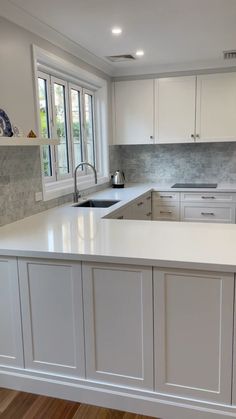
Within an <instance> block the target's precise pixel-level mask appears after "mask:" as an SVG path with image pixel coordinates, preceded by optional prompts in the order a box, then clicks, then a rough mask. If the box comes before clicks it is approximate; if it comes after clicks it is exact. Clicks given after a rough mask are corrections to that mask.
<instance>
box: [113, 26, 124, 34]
mask: <svg viewBox="0 0 236 419" xmlns="http://www.w3.org/2000/svg"><path fill="white" fill-rule="evenodd" d="M111 32H112V33H113V35H121V34H122V29H121V28H120V27H119V26H114V28H112V30H111Z"/></svg>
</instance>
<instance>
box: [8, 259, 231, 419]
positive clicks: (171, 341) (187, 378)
mask: <svg viewBox="0 0 236 419" xmlns="http://www.w3.org/2000/svg"><path fill="white" fill-rule="evenodd" d="M17 266H18V269H17ZM19 285H20V287H19ZM234 291H235V290H234V274H231V273H229V274H227V273H216V272H202V271H197V270H192V271H191V270H183V269H174V268H173V269H169V268H168V269H167V268H166V269H165V268H152V267H143V266H135V265H122V264H109V263H93V262H83V263H80V262H71V261H57V260H55V261H50V260H42V259H41V260H40V259H28V260H26V259H18V261H17V259H16V258H3V257H2V258H0V369H1V371H0V374H1V373H2V374H4V371H6V369H8V367H9V368H10V372H11V375H10V376H11V377H12V383H13V384H12V388H14V373H13V369H14V368H16V376H17V374H18V373H19V371H21V372H22V374H23V376H24V373H25V374H28V375H30V376H31V377H32V379H33V380H36V381H37V379H39V381H40V382H41V383H42V381H41V379H40V378H39V373H42V374H43V377H44V382H45V386H46V388H47V385H48V382H47V378H45V376H46V377H48V379H49V380H51V379H52V381H51V385H52V386H53V380H55V377H60V381H61V382H62V383H63V377H65V380H66V386H68V387H71V389H72V388H74V386H75V385H76V383H80V384H81V382H80V380H77V378H81V379H82V386H84V380H87V383H90V384H91V382H93V386H94V387H95V388H96V385H98V388H101V385H102V386H103V385H107V386H109V385H110V390H112V389H114V386H120V387H123V390H119V391H123V392H124V394H125V392H126V390H125V389H126V388H130V389H136V391H137V390H138V389H140V390H144V391H145V392H146V393H145V394H147V395H148V394H149V393H148V392H149V391H150V394H152V397H154V393H158V394H157V398H158V397H160V394H162V397H164V398H165V397H166V398H167V401H166V402H165V403H166V405H167V404H168V400H169V401H170V400H171V396H174V398H175V400H178V398H180V399H179V400H180V401H181V403H182V404H183V405H184V403H187V404H191V402H190V401H189V400H190V399H193V400H195V402H194V403H195V404H196V401H199V402H200V404H201V402H204V401H205V402H209V403H214V404H215V407H216V408H219V409H221V408H222V406H223V405H225V407H227V409H228V410H229V409H231V408H232V409H234V410H233V413H234V412H235V408H236V407H235V405H236V396H235V394H236V373H235V371H236V368H235V365H236V361H235V360H236V350H235V348H236V345H234V346H233V330H234V327H236V326H235V325H236V322H235V324H234V315H235V314H234ZM235 316H236V315H235ZM22 336H23V339H22ZM235 336H236V333H235ZM235 339H236V337H235ZM233 358H234V359H233ZM233 365H234V367H233ZM1 367H2V368H1ZM3 367H4V368H3ZM233 370H234V371H233ZM233 374H234V380H233V384H232V376H233ZM8 379H9V380H10V378H8ZM8 382H10V381H8ZM26 382H27V380H26ZM90 384H89V385H88V387H87V390H88V392H89V391H90V390H89V388H90ZM103 387H104V388H103V390H104V394H106V393H105V391H106V390H105V389H106V388H108V387H106V386H103ZM52 388H53V387H52ZM56 389H57V387H56ZM84 389H85V387H83V391H84ZM27 391H30V389H29V390H28V389H27ZM53 391H54V390H53ZM56 391H57V390H55V392H56ZM108 393H109V392H108ZM108 393H107V394H108ZM127 393H129V392H127ZM110 394H111V392H110ZM137 394H138V393H137ZM140 394H142V392H141V393H140ZM61 395H62V394H61V393H60V394H59V396H61ZM140 397H142V396H140ZM232 399H233V407H232ZM172 401H173V398H172ZM145 403H146V402H145ZM170 403H171V401H170ZM230 406H231V407H230ZM193 415H194V413H193ZM159 416H161V415H159ZM163 417H164V415H163ZM167 417H168V415H167ZM171 417H172V416H171ZM176 417H179V416H176ZM191 417H195V416H191ZM201 417H203V416H201ZM209 417H215V414H214V416H213V414H212V416H209ZM216 417H217V419H218V417H220V416H218V414H217V415H216ZM227 417H229V416H228V415H227Z"/></svg>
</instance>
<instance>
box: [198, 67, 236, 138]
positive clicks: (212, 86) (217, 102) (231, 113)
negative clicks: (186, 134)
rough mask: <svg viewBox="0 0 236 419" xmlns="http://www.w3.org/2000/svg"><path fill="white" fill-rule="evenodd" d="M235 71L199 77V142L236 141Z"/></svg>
mask: <svg viewBox="0 0 236 419" xmlns="http://www.w3.org/2000/svg"><path fill="white" fill-rule="evenodd" d="M235 115H236V73H228V74H209V75H205V76H199V77H197V120H196V122H197V124H196V136H197V141H206V142H207V141H233V140H236V118H235Z"/></svg>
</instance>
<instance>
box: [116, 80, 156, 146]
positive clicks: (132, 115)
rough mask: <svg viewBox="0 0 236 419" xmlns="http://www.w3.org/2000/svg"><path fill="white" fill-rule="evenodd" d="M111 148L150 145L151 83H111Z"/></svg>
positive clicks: (152, 124)
mask: <svg viewBox="0 0 236 419" xmlns="http://www.w3.org/2000/svg"><path fill="white" fill-rule="evenodd" d="M113 93H114V96H113V100H114V120H113V127H114V132H113V136H114V140H113V142H114V144H150V143H153V142H154V140H153V138H154V81H153V80H137V81H124V82H123V81H122V82H115V83H114V92H113Z"/></svg>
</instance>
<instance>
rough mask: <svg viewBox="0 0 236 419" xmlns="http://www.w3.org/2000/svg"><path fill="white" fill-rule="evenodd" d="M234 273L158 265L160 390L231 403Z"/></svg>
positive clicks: (157, 377) (156, 322) (156, 298)
mask: <svg viewBox="0 0 236 419" xmlns="http://www.w3.org/2000/svg"><path fill="white" fill-rule="evenodd" d="M233 300H234V276H233V274H220V273H219V274H218V273H205V272H197V271H184V270H174V269H173V270H172V269H166V270H161V269H154V335H155V368H156V375H155V386H156V389H155V390H156V391H157V392H165V393H168V394H173V395H176V396H182V397H187V398H188V397H189V398H194V399H200V400H209V401H214V402H219V403H227V404H230V403H231V374H232V330H233Z"/></svg>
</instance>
